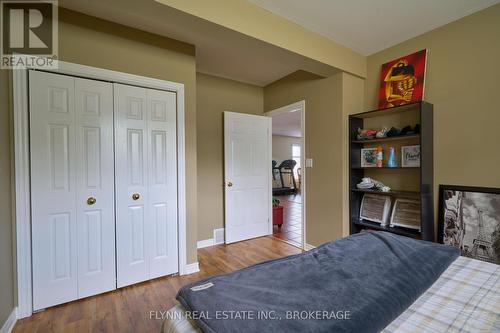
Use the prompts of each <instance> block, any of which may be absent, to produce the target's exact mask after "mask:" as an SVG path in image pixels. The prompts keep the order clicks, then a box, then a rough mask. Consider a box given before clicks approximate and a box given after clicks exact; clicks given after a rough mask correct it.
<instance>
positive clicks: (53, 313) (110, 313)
mask: <svg viewBox="0 0 500 333" xmlns="http://www.w3.org/2000/svg"><path fill="white" fill-rule="evenodd" d="M300 252H301V250H299V249H298V248H296V247H294V246H291V245H289V244H287V243H284V242H282V241H279V240H277V239H275V238H273V237H261V238H255V239H252V240H248V241H243V242H239V243H235V244H231V245H217V246H212V247H207V248H204V249H200V250H198V262H199V264H200V272H199V273H195V274H191V275H186V276H174V277H164V278H158V279H155V280H152V281H148V282H144V283H140V284H136V285H133V286H129V287H125V288H121V289H118V290H115V291H112V292H109V293H106V294H101V295H97V296H93V297H88V298H85V299H82V300H79V301H75V302H70V303H67V304H63V305H59V306H56V307H52V308H49V309H46V310H45V311H42V312H38V313H35V314H33V315H32V316H31V317H29V318H25V319H21V320H19V321H18V322H17V324H16V326H15V327H14V330H13V332H15V333H18V332H30V333H32V332H33V333H34V332H64V333H70V332H112V333H122V332H141V333H143V332H160V328H161V325H162V321H161V320H159V319H154V318H153V319H150V312H151V311H153V312H154V311H165V310H168V309H170V308H171V307H172V306H174V305H175V304H176V300H175V295H176V294H177V291H178V290H179V289H180V288H181V287H182V286H184V285H185V284H187V283H190V282H195V281H197V280H200V279H202V278H206V277H209V276H212V275H217V274H222V273H227V272H231V271H235V270H237V269H240V268H243V267H247V266H250V265H253V264H256V263H259V262H262V261H265V260H270V259H275V258H279V257H283V256H287V255H291V254H296V253H300Z"/></svg>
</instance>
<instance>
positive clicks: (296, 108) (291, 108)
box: [264, 100, 310, 251]
mask: <svg viewBox="0 0 500 333" xmlns="http://www.w3.org/2000/svg"><path fill="white" fill-rule="evenodd" d="M289 112H300V113H301V114H300V118H301V119H300V127H301V128H300V131H301V134H302V137H301V140H300V154H301V156H300V157H301V158H300V171H301V172H302V174H301V184H300V195H301V197H302V198H301V199H302V209H301V215H302V216H301V218H302V244H301V248H302V250H304V251H307V250H310V245H308V244H307V243H306V173H307V172H306V101H305V100H301V101H298V102H295V103H292V104H289V105H285V106H282V107H280V108H277V109H274V110H271V111H268V112H265V113H264V115H265V116H268V117H272V116H277V115H279V114H283V113H289ZM271 132H272V131H271ZM271 138H272V133H271ZM271 142H272V141H271ZM271 187H272V185H271ZM271 193H272V189H271ZM272 227H273V226H272V221H271V230H272Z"/></svg>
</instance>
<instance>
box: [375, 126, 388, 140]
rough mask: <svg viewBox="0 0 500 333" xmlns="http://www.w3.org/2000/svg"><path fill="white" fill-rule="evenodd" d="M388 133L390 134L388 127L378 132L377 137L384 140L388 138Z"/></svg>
mask: <svg viewBox="0 0 500 333" xmlns="http://www.w3.org/2000/svg"><path fill="white" fill-rule="evenodd" d="M387 132H389V128H387V127H382V129H381V130H380V131H378V132H377V134H376V135H375V137H376V138H377V139H382V138H385V137H387Z"/></svg>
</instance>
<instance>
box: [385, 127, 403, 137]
mask: <svg viewBox="0 0 500 333" xmlns="http://www.w3.org/2000/svg"><path fill="white" fill-rule="evenodd" d="M400 134H401V130H400V129H399V128H396V127H391V129H390V130H389V132H387V137H388V138H392V137H394V136H399V135H400Z"/></svg>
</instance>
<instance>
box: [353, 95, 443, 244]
mask: <svg viewBox="0 0 500 333" xmlns="http://www.w3.org/2000/svg"><path fill="white" fill-rule="evenodd" d="M409 112H412V113H413V114H414V115H416V114H418V123H419V124H420V133H419V134H412V135H406V136H396V137H389V138H382V139H373V140H358V139H357V138H356V135H357V129H358V128H364V125H365V122H367V120H368V119H371V118H376V117H384V118H383V119H390V118H391V117H396V118H397V117H404V116H405V114H404V113H409ZM432 113H433V105H432V104H431V103H428V102H425V101H422V102H418V103H412V104H406V105H402V106H398V107H392V108H388V109H379V110H373V111H368V112H362V113H358V114H354V115H351V116H349V199H350V200H349V205H350V207H349V213H350V233H351V234H354V233H357V232H360V231H361V230H363V229H372V230H384V231H388V232H392V233H395V234H399V235H403V236H407V237H412V238H418V239H423V240H427V241H434V240H435V237H434V235H435V233H434V200H433V188H434V186H433V172H434V171H433V115H432ZM407 125H410V124H407ZM413 125H415V124H413ZM406 141H408V142H411V144H412V145H413V144H415V145H416V144H418V145H420V157H421V160H420V167H418V168H403V167H401V166H399V167H396V168H389V167H387V166H386V165H384V166H383V167H382V168H363V167H361V149H362V148H365V147H373V146H374V145H377V144H384V145H390V144H391V143H401V142H406ZM396 154H400V152H398V151H396ZM406 170H413V171H410V172H415V173H418V178H419V179H418V182H419V184H418V190H404V189H391V191H390V192H380V191H376V190H363V189H358V188H356V184H358V183H359V182H360V181H361V179H362V178H363V177H365V175H366V174H367V173H368V172H369V173H370V177H372V178H375V179H377V176H376V175H377V172H384V173H391V177H400V179H399V181H398V183H399V184H403V187H404V183H405V180H406V179H405V177H406V176H405V172H408V171H406ZM387 185H389V186H390V185H391V184H387ZM365 193H377V194H381V195H388V196H391V197H392V198H393V200H392V205H394V199H395V198H415V199H420V209H421V221H420V225H421V231H418V230H413V229H407V228H401V227H389V226H380V224H377V223H375V222H371V221H367V220H363V219H360V218H359V211H360V207H361V201H362V199H363V195H364V194H365ZM392 208H393V207H391V210H392Z"/></svg>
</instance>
